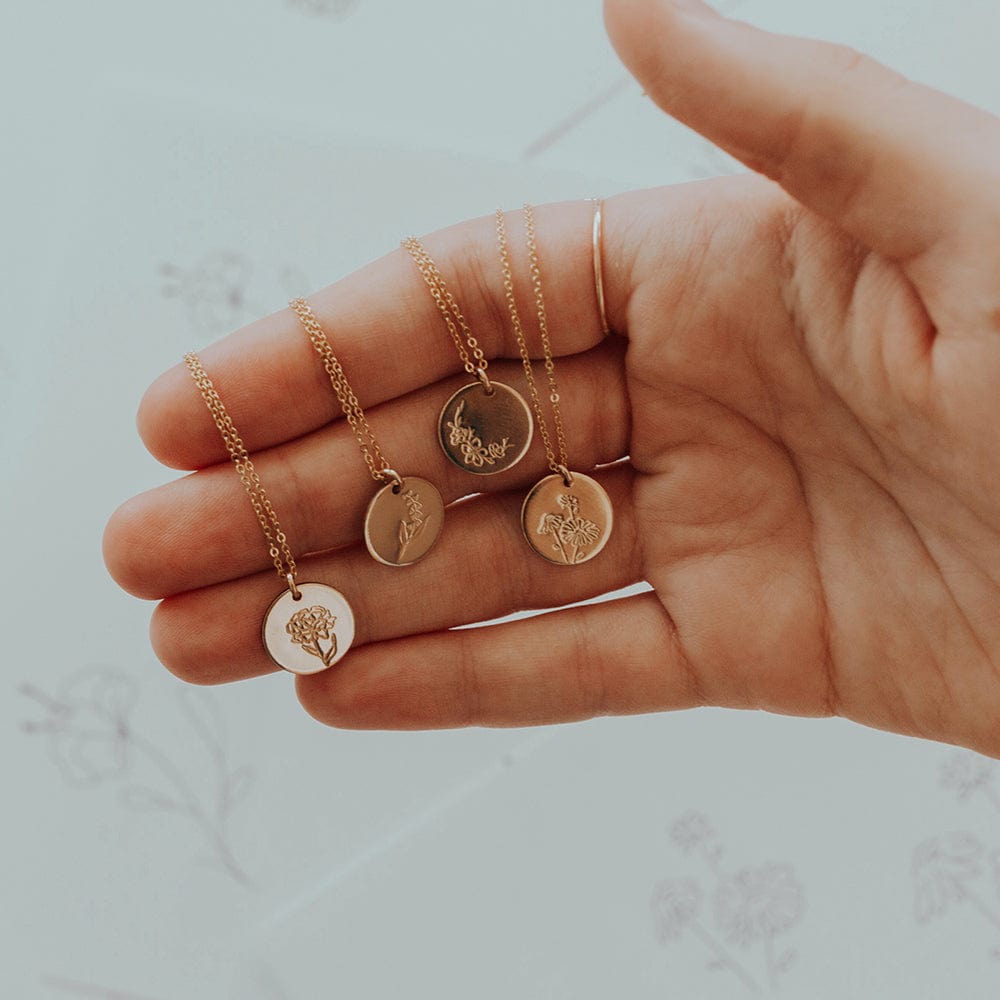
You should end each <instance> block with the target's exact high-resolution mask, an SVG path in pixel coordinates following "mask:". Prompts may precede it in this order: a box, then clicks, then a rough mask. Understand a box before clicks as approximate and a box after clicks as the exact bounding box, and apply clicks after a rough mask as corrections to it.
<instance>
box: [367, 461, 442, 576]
mask: <svg viewBox="0 0 1000 1000" xmlns="http://www.w3.org/2000/svg"><path fill="white" fill-rule="evenodd" d="M443 524H444V501H443V500H442V499H441V494H440V493H438V491H437V489H435V487H434V484H433V483H429V482H427V480H426V479H418V478H417V477H416V476H407V477H406V478H405V479H402V480H401V481H399V482H395V483H390V484H389V485H388V486H383V487H382V489H380V490H379V491H378V493H376V494H375V496H373V497H372V500H371V503H370V504H368V512H367V513H366V514H365V545H367V546H368V551H369V552H370V553H371V556H372V558H373V559H377V560H378V561H379V562H380V563H383V564H384V565H386V566H409V565H410V563H415V562H416V561H417V560H418V559H423V557H424V556H425V555H427V553H428V552H429V551H430V549H431V546H432V545H433V544H434V543H435V542H436V541H437V537H438V535H439V534H440V533H441V527H442V525H443Z"/></svg>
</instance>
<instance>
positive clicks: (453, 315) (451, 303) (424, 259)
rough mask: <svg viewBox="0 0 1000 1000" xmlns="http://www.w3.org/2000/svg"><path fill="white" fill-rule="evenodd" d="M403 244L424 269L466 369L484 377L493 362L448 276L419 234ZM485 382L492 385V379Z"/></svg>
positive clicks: (425, 277) (432, 293) (410, 237)
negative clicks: (475, 334) (448, 282)
mask: <svg viewBox="0 0 1000 1000" xmlns="http://www.w3.org/2000/svg"><path fill="white" fill-rule="evenodd" d="M401 246H402V247H403V249H404V250H406V251H407V252H408V253H409V255H410V256H411V257H412V258H413V262H414V263H415V264H416V265H417V267H418V268H419V269H420V273H421V275H423V279H424V281H425V282H426V284H427V287H428V288H429V289H430V291H431V295H432V296H433V297H434V301H435V302H436V303H437V307H438V309H439V310H440V311H441V316H442V318H443V319H444V322H445V325H446V326H447V327H448V332H449V333H450V334H451V339H452V340H454V341H455V347H457V348H458V356H459V357H460V358H461V359H462V364H463V365H464V366H465V370H466V371H467V372H468V373H469V374H470V375H477V376H480V377H481V378H482V377H484V376H485V375H486V369H487V368H488V367H489V362H488V361H487V360H486V355H485V354H484V353H483V349H482V348H481V347H480V346H479V341H477V340H476V338H475V337H474V336H473V335H472V331H471V330H470V329H469V324H468V323H466V322H465V317H464V316H463V315H462V310H461V309H459V308H458V303H457V302H456V301H455V297H454V296H453V295H452V294H451V292H450V291H448V286H447V285H446V284H445V283H444V278H443V277H442V276H441V272H440V271H439V270H438V266H437V264H435V263H434V261H433V260H432V259H431V256H430V254H428V253H427V251H426V250H425V249H424V245H423V244H422V243H421V242H420V240H418V239H417V238H416V236H408V237H407V238H406V239H405V240H403V241H402V244H401ZM456 324H457V325H456ZM459 328H461V333H459ZM470 355H471V357H470ZM485 384H486V385H487V386H488V385H489V383H488V380H487V381H486V382H485Z"/></svg>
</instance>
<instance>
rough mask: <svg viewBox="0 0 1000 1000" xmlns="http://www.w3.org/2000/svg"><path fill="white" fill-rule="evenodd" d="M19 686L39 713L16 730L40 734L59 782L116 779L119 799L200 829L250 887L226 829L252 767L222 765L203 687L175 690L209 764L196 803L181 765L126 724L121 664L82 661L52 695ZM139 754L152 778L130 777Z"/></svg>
mask: <svg viewBox="0 0 1000 1000" xmlns="http://www.w3.org/2000/svg"><path fill="white" fill-rule="evenodd" d="M19 690H20V693H21V694H22V695H23V696H24V697H25V698H27V699H29V700H30V701H31V702H32V703H33V704H34V705H35V706H36V707H38V708H41V709H42V711H43V713H44V714H43V716H42V717H41V718H40V719H38V718H36V719H32V720H29V721H25V722H23V723H22V724H21V728H22V730H23V731H24V732H26V733H29V734H32V735H36V736H40V737H43V738H44V739H45V741H46V744H47V749H48V752H49V756H50V757H51V758H52V761H53V763H54V764H55V765H56V767H57V768H58V770H59V772H60V774H61V776H62V778H63V780H64V781H65V783H66V784H67V785H69V786H70V787H73V788H80V789H85V788H96V787H98V786H100V785H104V784H107V783H112V782H121V787H120V788H119V790H118V799H119V802H120V803H121V804H122V805H123V806H125V807H126V808H129V809H133V810H136V811H140V812H147V811H153V812H157V811H158V812H165V813H173V814H174V815H176V816H179V817H183V818H185V819H188V820H190V821H191V822H192V823H193V824H194V825H195V826H196V827H197V828H198V829H199V830H200V831H201V833H202V835H203V836H204V838H205V840H206V842H207V845H208V847H209V848H210V851H211V858H212V862H213V864H214V865H215V866H216V867H218V868H221V869H222V870H223V871H224V872H226V873H227V874H228V875H229V876H230V877H232V878H233V879H235V880H236V881H237V882H239V883H240V884H241V885H244V886H246V887H251V886H252V884H253V883H252V881H251V879H250V877H249V875H248V874H247V873H246V871H245V870H244V869H243V868H242V867H241V866H240V864H239V863H238V862H237V861H236V858H235V857H234V855H233V851H232V847H231V845H230V842H229V829H228V828H229V821H230V819H231V817H232V813H233V811H234V809H235V808H236V806H237V805H238V804H239V803H240V801H241V800H243V799H244V798H245V797H246V795H247V793H248V792H249V790H250V789H251V788H252V786H253V782H254V780H255V779H254V773H253V770H252V768H250V767H249V766H242V767H237V768H231V767H230V765H229V762H228V759H227V749H226V745H225V742H226V741H225V735H224V734H225V726H224V722H223V719H222V717H221V715H220V713H219V711H218V707H217V705H216V703H215V701H214V699H213V698H212V697H211V696H210V695H209V694H208V692H199V694H198V696H195V695H194V694H193V693H192V692H189V691H186V690H181V691H179V692H178V695H177V703H178V706H179V708H180V711H181V714H182V715H183V716H184V717H185V718H186V720H187V722H188V725H189V726H190V728H191V729H192V730H193V732H194V733H195V734H196V735H197V737H198V741H199V743H200V744H201V745H202V746H203V747H204V749H205V751H206V754H207V756H208V758H209V762H210V763H211V765H212V766H213V769H214V778H215V787H216V791H215V795H214V798H213V800H212V801H210V802H207V803H203V802H202V801H201V800H200V798H199V795H198V793H197V791H196V789H195V787H194V785H193V784H192V783H191V781H189V780H188V776H187V775H186V774H185V773H184V772H183V771H182V770H181V768H179V767H178V766H177V765H176V764H175V763H174V762H173V761H172V760H171V759H170V757H169V755H168V754H167V753H165V752H164V751H163V750H161V749H160V748H159V747H158V746H157V745H156V744H155V743H153V742H152V740H149V739H147V738H146V737H145V736H143V735H142V733H140V732H139V731H138V729H137V728H136V727H135V725H134V724H133V713H134V711H135V707H136V704H137V702H138V700H139V688H138V685H137V684H136V682H135V681H134V680H133V679H132V678H131V677H129V676H128V675H127V674H126V673H124V672H123V671H121V670H117V669H114V668H112V667H106V666H93V667H87V668H85V669H83V670H81V671H79V672H78V673H75V674H73V675H71V676H70V677H68V678H67V679H66V680H65V681H64V682H63V683H62V684H61V685H60V687H59V689H58V691H57V693H55V694H50V693H48V692H46V691H43V690H42V689H41V688H40V687H38V686H37V685H35V684H31V683H25V684H22V685H21V686H20V688H19ZM140 761H141V762H144V764H145V765H146V767H145V770H147V771H149V770H151V771H152V772H153V776H154V779H155V783H151V784H146V783H144V781H145V779H144V778H136V777H134V772H135V771H136V770H137V766H138V765H139V762H140Z"/></svg>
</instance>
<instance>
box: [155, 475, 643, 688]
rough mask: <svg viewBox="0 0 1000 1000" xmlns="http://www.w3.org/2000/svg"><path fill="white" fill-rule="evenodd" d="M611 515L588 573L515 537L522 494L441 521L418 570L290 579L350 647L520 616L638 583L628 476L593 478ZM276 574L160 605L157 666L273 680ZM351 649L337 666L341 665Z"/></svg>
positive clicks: (328, 564) (331, 563)
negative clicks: (334, 612) (340, 609)
mask: <svg viewBox="0 0 1000 1000" xmlns="http://www.w3.org/2000/svg"><path fill="white" fill-rule="evenodd" d="M598 478H599V479H600V481H601V482H602V484H603V485H604V486H605V488H606V489H607V490H608V493H609V495H610V497H611V501H612V504H613V506H614V508H615V526H614V531H613V532H612V535H611V538H610V540H609V541H608V544H607V547H606V548H605V549H604V551H603V552H601V554H600V555H599V556H597V557H596V558H594V559H592V560H591V561H590V562H587V563H583V564H581V565H578V566H573V567H564V566H552V565H549V564H548V563H546V562H544V561H543V560H541V559H539V558H538V556H537V555H535V554H534V553H533V552H531V550H530V549H529V548H528V545H527V544H526V542H525V540H524V538H523V537H522V536H521V530H520V509H521V502H522V500H523V499H524V495H523V492H522V491H520V490H518V491H511V492H507V493H501V494H497V495H492V496H483V497H479V498H476V499H474V500H470V501H468V502H466V503H463V504H459V505H457V506H456V507H455V508H454V509H453V510H452V511H450V512H449V520H448V526H447V530H446V531H445V532H444V533H443V534H442V537H441V539H440V540H439V542H438V544H437V547H436V548H435V550H434V551H433V552H432V553H431V554H430V555H428V556H427V558H426V559H424V560H422V561H421V562H419V563H416V564H414V565H413V566H408V567H405V568H390V567H386V566H382V565H380V564H378V563H375V562H374V561H373V560H372V559H371V558H370V557H369V555H368V553H367V552H366V551H365V550H364V549H362V548H360V547H354V548H353V549H350V550H348V551H345V552H342V553H338V554H336V555H327V556H316V557H313V558H310V559H306V560H303V561H302V563H301V565H300V572H299V579H300V581H302V582H305V581H309V580H318V581H321V582H323V583H328V584H330V585H332V586H334V587H336V588H337V589H338V590H340V591H341V592H342V593H343V594H344V595H345V597H347V599H348V601H349V602H350V604H351V606H352V608H353V611H354V615H355V620H356V638H355V643H356V644H357V645H359V646H360V645H363V644H365V643H372V642H374V643H382V642H385V641H386V640H388V639H394V638H397V637H399V636H405V635H410V634H414V633H423V632H429V631H436V630H439V629H444V628H450V627H452V626H454V625H464V624H467V623H469V622H473V621H483V620H489V619H492V618H497V617H501V616H503V615H506V614H509V613H511V612H513V611H519V610H524V609H526V608H539V607H542V608H545V607H552V606H559V605H563V604H570V603H573V602H576V601H581V600H586V599H587V598H589V597H594V596H597V595H598V594H602V593H606V592H608V591H610V590H616V589H618V588H620V587H624V586H627V585H628V584H630V583H634V582H636V581H637V580H639V579H640V577H641V572H642V571H641V560H640V553H639V550H638V546H637V543H636V532H635V523H634V517H633V513H632V511H633V508H632V500H631V492H632V472H631V470H630V469H629V468H628V467H627V466H619V467H617V468H615V469H613V470H607V471H605V472H602V473H599V474H598ZM281 586H282V585H281V582H280V581H279V580H278V579H277V577H276V576H275V574H274V573H273V572H270V573H269V572H263V573H260V574H257V575H256V576H253V577H247V578H244V579H242V580H239V581H235V582H232V583H227V584H221V585H219V586H216V587H209V588H205V589H203V590H197V591H193V592H191V593H187V594H182V595H179V596H178V597H174V598H169V599H168V600H166V601H164V602H163V603H162V604H160V605H159V607H158V608H157V609H156V612H155V613H154V615H153V622H152V626H151V633H152V639H153V647H154V649H155V650H156V653H157V656H158V657H159V658H160V660H161V661H162V662H163V663H164V664H165V665H166V666H167V667H168V668H169V669H170V670H172V671H173V672H174V673H176V674H178V675H179V676H181V677H183V678H184V679H185V680H189V681H192V682H194V683H200V684H216V683H222V682H226V681H233V680H239V679H242V678H246V677H251V676H256V675H259V674H264V673H268V672H271V671H273V670H274V669H275V668H274V664H273V663H272V662H271V660H270V659H269V658H268V656H267V654H266V653H265V652H264V649H263V646H262V645H261V638H260V627H261V618H262V616H263V614H264V612H265V611H266V609H267V608H268V606H269V605H270V603H271V601H272V600H273V599H274V597H275V596H276V594H277V593H278V592H279V591H280V589H281ZM357 655H358V650H356V649H355V650H352V651H351V653H350V654H349V657H348V658H347V659H345V660H344V662H343V667H341V668H338V669H343V668H346V667H348V666H349V664H350V663H351V661H352V660H353V659H354V657H355V656H357Z"/></svg>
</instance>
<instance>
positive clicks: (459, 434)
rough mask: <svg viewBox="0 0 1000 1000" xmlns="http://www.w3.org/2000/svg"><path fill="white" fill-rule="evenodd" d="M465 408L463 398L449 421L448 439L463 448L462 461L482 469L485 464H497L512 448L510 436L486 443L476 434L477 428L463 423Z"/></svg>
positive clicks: (453, 444) (452, 444)
mask: <svg viewBox="0 0 1000 1000" xmlns="http://www.w3.org/2000/svg"><path fill="white" fill-rule="evenodd" d="M464 409H465V400H464V399H463V400H462V402H460V403H459V404H458V406H457V408H456V409H455V417H454V419H453V420H449V421H448V425H447V426H448V429H449V430H450V431H451V434H450V435H449V437H448V441H449V442H450V444H451V446H452V447H453V448H454V447H455V446H458V447H460V448H461V450H462V461H463V462H465V464H466V465H472V466H475V468H477V469H481V468H482V467H483V466H484V465H496V462H497V459H498V458H503V457H504V455H506V454H507V450H508V449H509V448H510V444H511V442H510V438H504V439H503V440H502V441H500V442H499V443H497V442H494V443H492V444H488V445H484V444H483V440H482V438H480V437H479V435H478V434H476V429H475V428H474V427H472V426H470V425H469V424H464V423H462V411H463V410H464Z"/></svg>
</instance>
